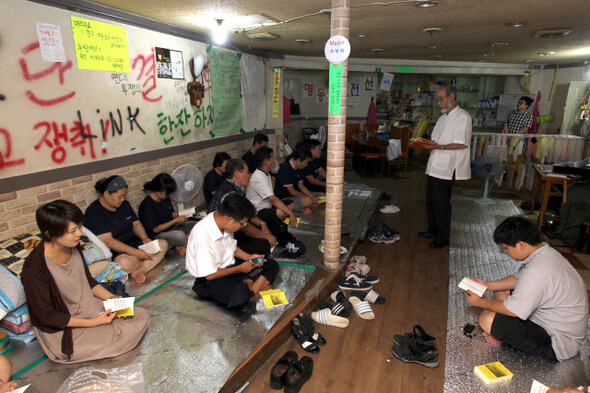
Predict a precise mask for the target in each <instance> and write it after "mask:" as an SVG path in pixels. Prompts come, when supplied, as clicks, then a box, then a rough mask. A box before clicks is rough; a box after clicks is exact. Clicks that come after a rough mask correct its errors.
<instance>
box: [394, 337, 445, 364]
mask: <svg viewBox="0 0 590 393" xmlns="http://www.w3.org/2000/svg"><path fill="white" fill-rule="evenodd" d="M391 352H392V353H393V355H394V356H395V357H396V358H398V359H399V360H401V361H402V362H406V363H416V364H419V365H421V366H424V367H428V368H435V367H438V364H439V363H438V349H437V348H436V347H431V346H425V345H423V344H422V343H420V341H417V340H408V341H404V342H402V344H401V345H398V344H393V346H392V347H391Z"/></svg>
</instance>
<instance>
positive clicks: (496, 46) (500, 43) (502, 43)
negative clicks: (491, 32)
mask: <svg viewBox="0 0 590 393" xmlns="http://www.w3.org/2000/svg"><path fill="white" fill-rule="evenodd" d="M503 46H508V43H507V42H494V43H493V44H492V47H494V48H501V47H503Z"/></svg>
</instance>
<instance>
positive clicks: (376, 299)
mask: <svg viewBox="0 0 590 393" xmlns="http://www.w3.org/2000/svg"><path fill="white" fill-rule="evenodd" d="M351 296H356V297H358V298H359V299H361V300H366V301H367V302H369V303H373V304H383V303H385V298H384V297H383V296H381V295H379V294H378V293H377V292H375V291H374V290H372V289H371V290H370V291H369V292H367V293H364V292H360V291H353V292H352V293H351Z"/></svg>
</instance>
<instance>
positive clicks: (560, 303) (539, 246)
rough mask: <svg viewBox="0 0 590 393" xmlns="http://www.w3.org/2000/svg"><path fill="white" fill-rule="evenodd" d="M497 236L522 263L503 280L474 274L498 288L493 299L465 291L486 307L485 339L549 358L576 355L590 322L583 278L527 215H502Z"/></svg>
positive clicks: (472, 300)
mask: <svg viewBox="0 0 590 393" xmlns="http://www.w3.org/2000/svg"><path fill="white" fill-rule="evenodd" d="M494 241H495V242H496V243H497V244H500V245H501V246H502V247H503V248H504V251H505V252H506V254H508V256H510V257H511V258H513V259H514V260H516V261H518V262H521V265H520V266H519V268H518V272H517V273H515V274H514V275H510V276H508V277H504V278H502V279H500V280H495V281H488V282H486V281H483V280H481V279H473V280H474V281H476V282H477V283H480V284H482V285H485V286H486V287H487V289H489V290H491V291H493V292H494V297H493V299H492V300H489V299H487V298H486V297H480V296H477V295H476V294H475V293H474V292H473V291H471V290H467V293H466V294H465V298H466V300H467V302H469V304H471V305H473V306H477V307H481V308H483V309H484V311H483V312H482V313H481V315H480V317H479V325H480V326H481V328H482V329H483V331H484V337H485V339H486V340H487V341H488V342H489V343H492V344H496V343H502V342H503V343H505V344H508V345H510V346H511V347H513V348H516V349H519V350H521V351H524V352H527V353H530V354H533V355H537V356H541V357H543V358H546V359H551V360H560V361H561V360H566V359H569V358H571V357H573V356H575V355H576V354H577V353H578V351H579V350H580V348H581V347H582V345H583V344H584V341H585V337H586V328H587V326H588V297H587V293H586V286H585V284H584V281H583V280H582V277H580V275H579V274H578V272H577V271H576V270H575V269H574V268H573V267H572V265H571V264H570V263H569V262H568V261H567V259H565V258H564V257H563V256H562V255H561V254H560V253H559V252H557V251H556V250H555V249H553V248H551V247H549V245H547V244H546V243H541V234H540V232H539V230H538V229H537V227H536V226H535V225H534V224H533V223H531V222H530V221H528V220H527V219H526V218H523V217H509V218H507V219H506V220H504V222H502V224H500V225H499V226H498V227H497V228H496V230H495V231H494Z"/></svg>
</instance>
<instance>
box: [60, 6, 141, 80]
mask: <svg viewBox="0 0 590 393" xmlns="http://www.w3.org/2000/svg"><path fill="white" fill-rule="evenodd" d="M71 18H72V33H73V34H74V44H75V46H76V57H77V59H78V68H79V69H83V70H97V71H111V72H129V71H130V67H129V51H128V49H127V32H126V30H125V28H124V27H120V26H115V25H111V24H108V23H103V22H97V21H95V20H90V19H83V18H78V17H76V16H72V17H71Z"/></svg>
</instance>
